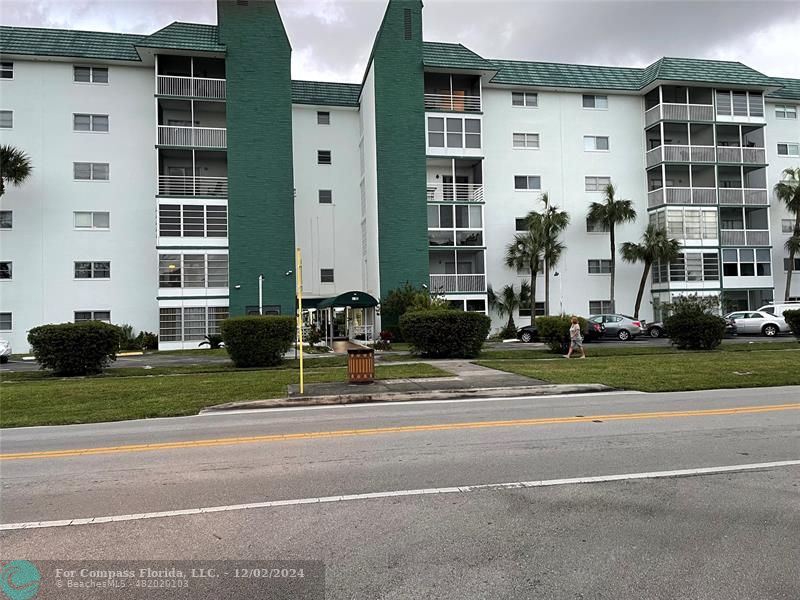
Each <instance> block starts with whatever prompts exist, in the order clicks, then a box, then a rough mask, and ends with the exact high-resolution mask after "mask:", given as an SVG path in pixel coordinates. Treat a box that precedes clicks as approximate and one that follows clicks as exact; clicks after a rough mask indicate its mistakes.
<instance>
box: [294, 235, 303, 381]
mask: <svg viewBox="0 0 800 600" xmlns="http://www.w3.org/2000/svg"><path fill="white" fill-rule="evenodd" d="M296 279H297V338H298V342H299V343H298V347H299V349H300V393H301V394H302V393H303V255H302V253H301V251H300V248H298V249H297V277H296Z"/></svg>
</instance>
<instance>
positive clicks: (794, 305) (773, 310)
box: [758, 301, 800, 317]
mask: <svg viewBox="0 0 800 600" xmlns="http://www.w3.org/2000/svg"><path fill="white" fill-rule="evenodd" d="M787 310H800V302H791V301H790V302H780V303H773V304H766V305H764V306H762V307H761V308H759V309H758V312H765V313H767V314H768V315H772V316H774V317H782V316H783V313H784V312H785V311H787Z"/></svg>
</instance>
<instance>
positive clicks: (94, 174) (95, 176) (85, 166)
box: [72, 162, 110, 181]
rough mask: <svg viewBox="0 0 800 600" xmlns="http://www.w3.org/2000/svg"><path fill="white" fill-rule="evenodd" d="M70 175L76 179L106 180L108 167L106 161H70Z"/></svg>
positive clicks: (108, 173)
mask: <svg viewBox="0 0 800 600" xmlns="http://www.w3.org/2000/svg"><path fill="white" fill-rule="evenodd" d="M72 176H73V178H74V179H75V180H76V181H108V180H109V177H110V168H109V165H108V163H88V162H76V163H72Z"/></svg>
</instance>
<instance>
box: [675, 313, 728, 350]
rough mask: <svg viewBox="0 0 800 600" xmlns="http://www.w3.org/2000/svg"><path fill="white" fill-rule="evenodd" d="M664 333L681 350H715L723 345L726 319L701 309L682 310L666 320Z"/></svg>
mask: <svg viewBox="0 0 800 600" xmlns="http://www.w3.org/2000/svg"><path fill="white" fill-rule="evenodd" d="M664 332H665V333H666V334H667V335H668V336H669V337H670V341H671V342H672V344H673V345H674V346H677V347H678V348H679V349H680V350H713V349H714V348H716V347H717V346H719V345H720V343H722V338H723V336H724V335H725V319H723V318H721V317H718V316H716V315H712V314H708V313H706V312H703V311H702V309H700V308H695V309H692V310H681V311H678V312H675V313H674V314H672V315H670V316H669V317H667V318H666V319H664Z"/></svg>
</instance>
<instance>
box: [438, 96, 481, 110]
mask: <svg viewBox="0 0 800 600" xmlns="http://www.w3.org/2000/svg"><path fill="white" fill-rule="evenodd" d="M425 110H427V111H443V112H450V111H452V112H481V97H480V96H468V95H466V94H425Z"/></svg>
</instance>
